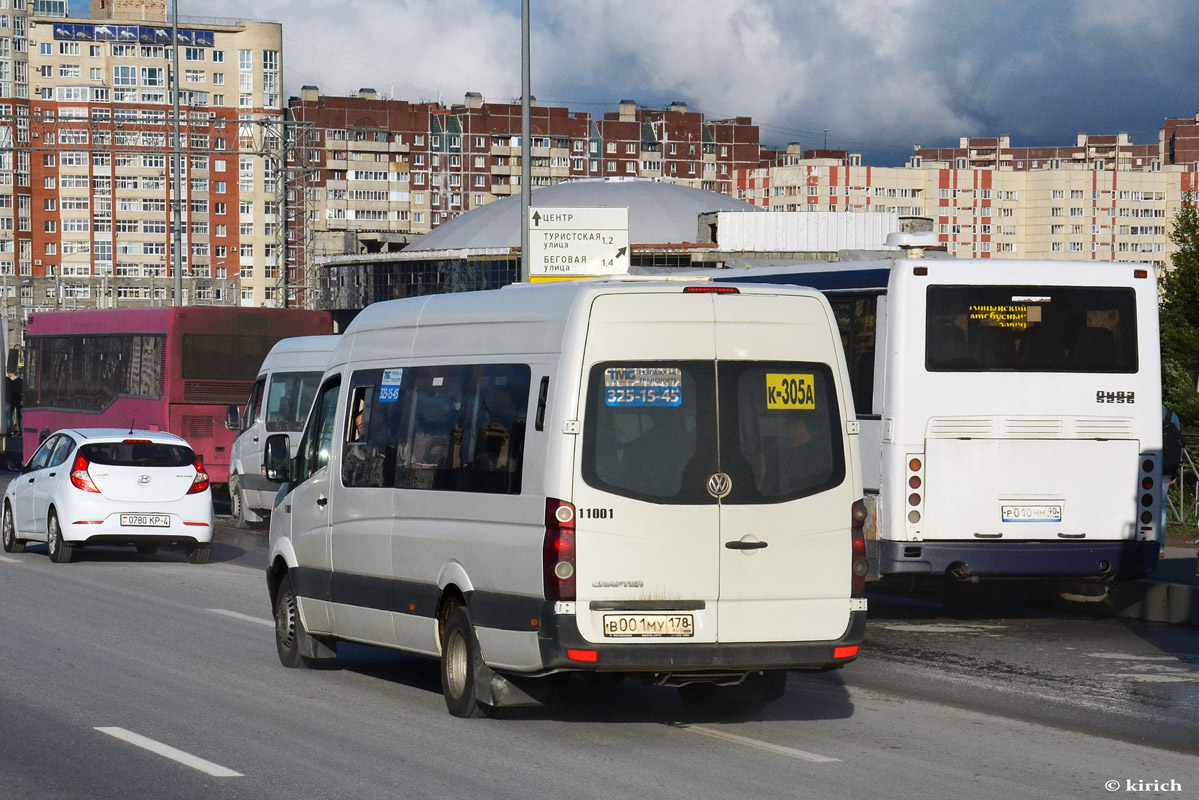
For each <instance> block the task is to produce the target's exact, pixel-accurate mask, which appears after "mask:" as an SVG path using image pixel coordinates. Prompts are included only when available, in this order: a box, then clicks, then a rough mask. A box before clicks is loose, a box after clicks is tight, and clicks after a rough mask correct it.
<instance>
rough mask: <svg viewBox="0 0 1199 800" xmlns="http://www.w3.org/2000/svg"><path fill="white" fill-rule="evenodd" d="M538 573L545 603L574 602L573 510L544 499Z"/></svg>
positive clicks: (549, 499)
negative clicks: (539, 573)
mask: <svg viewBox="0 0 1199 800" xmlns="http://www.w3.org/2000/svg"><path fill="white" fill-rule="evenodd" d="M542 570H543V574H544V576H545V597H546V599H547V600H574V599H575V507H574V506H573V505H571V504H570V503H567V502H566V501H564V500H555V499H553V498H546V501H545V544H544V546H543V547H542Z"/></svg>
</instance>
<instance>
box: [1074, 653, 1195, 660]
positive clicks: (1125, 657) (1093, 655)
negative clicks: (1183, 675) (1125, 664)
mask: <svg viewBox="0 0 1199 800" xmlns="http://www.w3.org/2000/svg"><path fill="white" fill-rule="evenodd" d="M1087 655H1088V656H1090V657H1091V658H1111V659H1117V660H1120V661H1177V660H1178V659H1177V658H1175V657H1174V656H1140V655H1134V654H1133V653H1087Z"/></svg>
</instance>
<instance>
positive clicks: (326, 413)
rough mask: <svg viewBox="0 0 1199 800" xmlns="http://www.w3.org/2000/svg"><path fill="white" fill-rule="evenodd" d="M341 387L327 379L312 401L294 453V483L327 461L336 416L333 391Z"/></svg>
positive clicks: (322, 466)
mask: <svg viewBox="0 0 1199 800" xmlns="http://www.w3.org/2000/svg"><path fill="white" fill-rule="evenodd" d="M340 388H341V385H340V382H339V381H337V380H333V381H330V382H329V383H327V384H325V386H324V387H323V388H322V389H321V393H320V395H318V396H317V399H316V405H315V406H313V409H312V414H311V415H310V416H309V418H308V427H307V428H306V429H305V431H304V436H303V438H301V439H300V449H299V451H298V452H297V453H296V474H295V475H294V476H293V480H294V482H295V483H300V482H302V481H304V480H306V479H308V478H309V477H311V476H312V475H314V474H315V473H317V472H319V471H320V470H322V469H324V468H325V466H326V465H328V463H329V451H330V450H331V449H332V448H333V421H334V419H335V418H336V416H337V393H338V390H339V389H340Z"/></svg>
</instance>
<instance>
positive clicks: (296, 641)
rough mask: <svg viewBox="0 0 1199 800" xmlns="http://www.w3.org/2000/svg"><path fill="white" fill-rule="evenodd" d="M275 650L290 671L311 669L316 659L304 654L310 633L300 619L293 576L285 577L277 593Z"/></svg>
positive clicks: (280, 582)
mask: <svg viewBox="0 0 1199 800" xmlns="http://www.w3.org/2000/svg"><path fill="white" fill-rule="evenodd" d="M274 611H275V649H276V650H277V651H278V653H279V662H280V663H281V664H283V666H285V667H287V668H288V669H311V668H312V667H313V666H314V665H315V664H316V659H315V658H312V657H310V656H307V655H305V654H304V652H305V649H309V648H306V647H305V646H306V645H307V644H308V642H307V639H308V631H306V630H304V621H303V620H301V619H300V609H299V607H298V606H297V605H296V594H295V592H294V591H292V588H291V576H290V575H284V576H283V580H281V581H279V588H278V589H277V590H276V591H275V608H274Z"/></svg>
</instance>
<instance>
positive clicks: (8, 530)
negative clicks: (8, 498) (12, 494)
mask: <svg viewBox="0 0 1199 800" xmlns="http://www.w3.org/2000/svg"><path fill="white" fill-rule="evenodd" d="M3 536H4V552H6V553H24V552H25V540H24V539H20V538H18V537H17V525H16V523H15V522H14V521H13V518H12V505H11V504H9V503H5V504H4V533H3Z"/></svg>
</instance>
